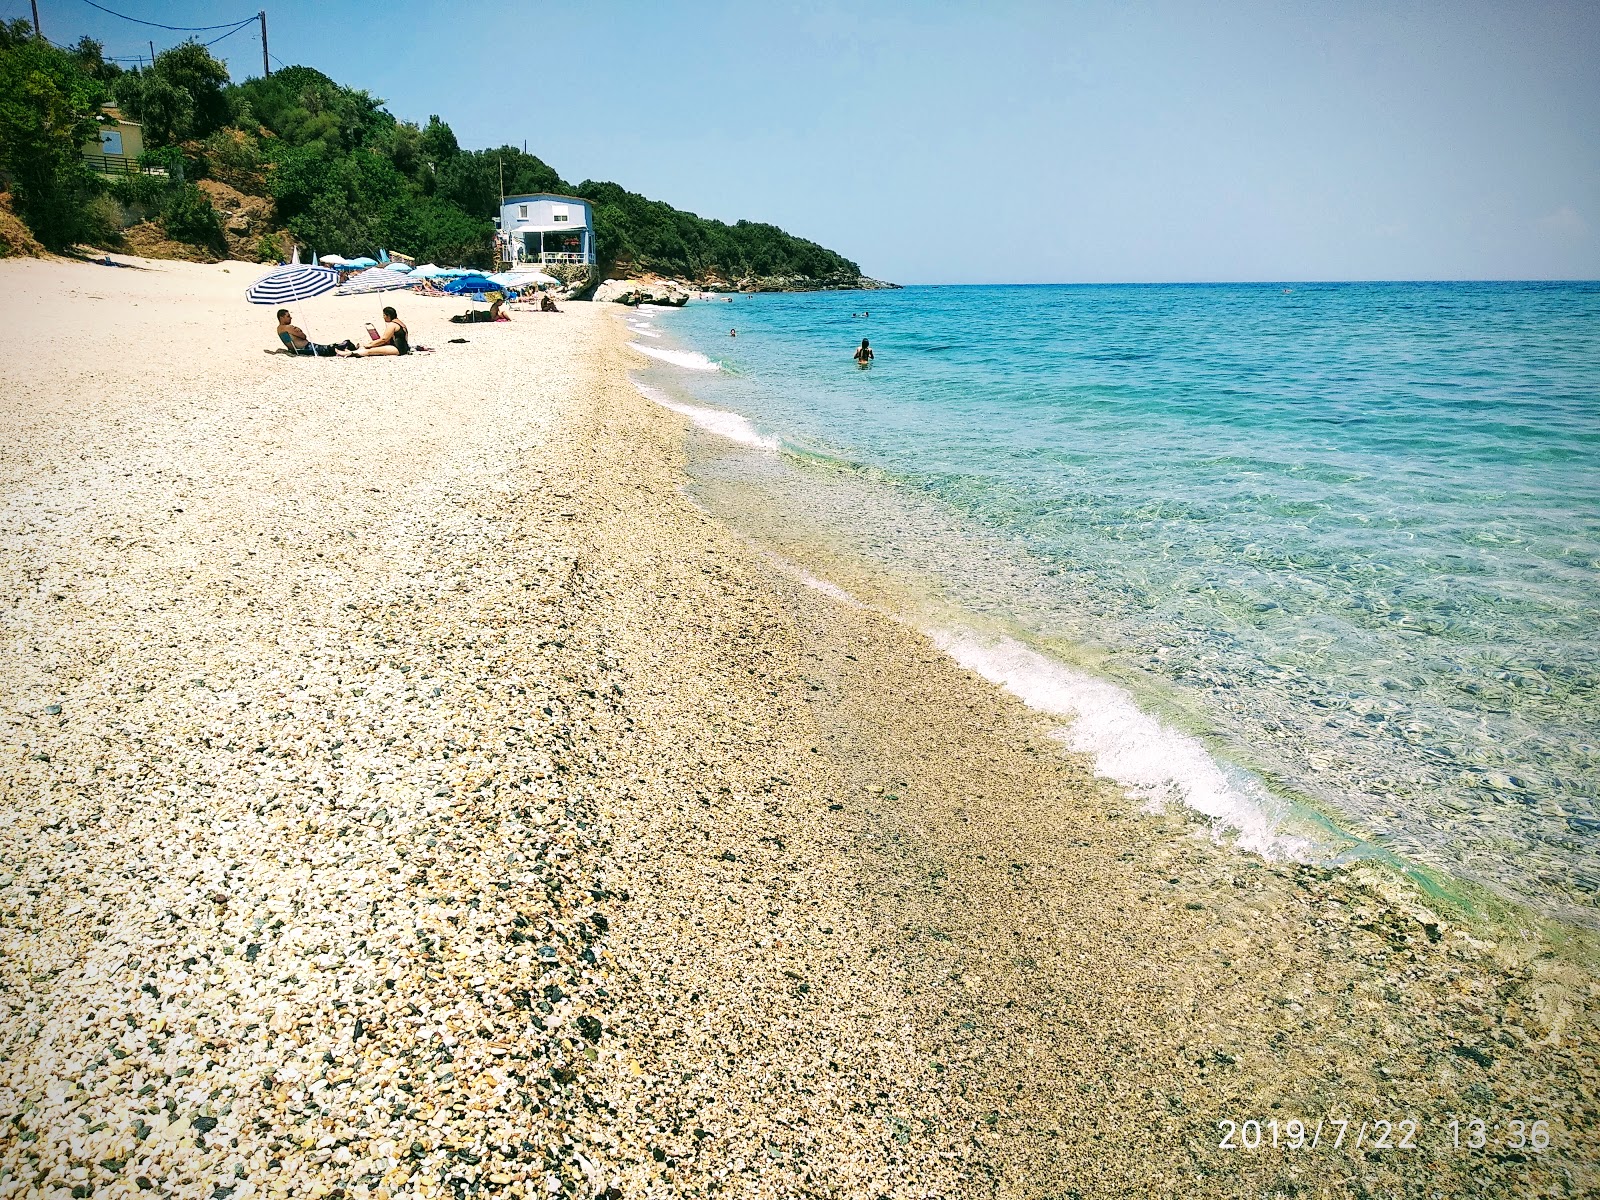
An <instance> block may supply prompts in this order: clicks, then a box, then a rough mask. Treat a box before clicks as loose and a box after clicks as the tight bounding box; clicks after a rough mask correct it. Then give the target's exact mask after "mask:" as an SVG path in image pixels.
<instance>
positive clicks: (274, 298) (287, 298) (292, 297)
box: [244, 265, 339, 304]
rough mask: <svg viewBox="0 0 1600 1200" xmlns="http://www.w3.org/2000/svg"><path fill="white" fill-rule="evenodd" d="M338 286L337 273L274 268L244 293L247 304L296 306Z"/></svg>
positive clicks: (318, 269) (326, 270)
mask: <svg viewBox="0 0 1600 1200" xmlns="http://www.w3.org/2000/svg"><path fill="white" fill-rule="evenodd" d="M338 286H339V272H337V271H330V270H328V269H327V268H326V267H297V266H293V265H290V266H287V267H277V268H275V269H273V270H271V271H268V272H267V273H266V274H265V275H263V276H262V277H261V278H260V279H258V280H256V281H255V282H254V283H252V284H251V285H250V286H249V287H247V288H245V290H244V298H245V299H246V300H248V301H250V303H251V304H298V303H299V302H300V301H302V300H309V299H310V298H311V297H312V296H320V295H322V293H323V292H331V291H332V290H333V289H334V288H336V287H338Z"/></svg>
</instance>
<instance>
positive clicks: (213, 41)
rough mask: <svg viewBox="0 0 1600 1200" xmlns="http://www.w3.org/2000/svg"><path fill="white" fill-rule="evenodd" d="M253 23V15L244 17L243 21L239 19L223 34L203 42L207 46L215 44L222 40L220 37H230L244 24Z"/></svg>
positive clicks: (254, 20)
mask: <svg viewBox="0 0 1600 1200" xmlns="http://www.w3.org/2000/svg"><path fill="white" fill-rule="evenodd" d="M255 23H256V19H255V18H254V17H246V18H245V19H244V20H243V21H240V22H239V23H238V24H237V25H235V26H234V27H233V28H232V29H230V30H228V32H227V33H225V34H223V35H222V37H214V38H212V39H211V40H210V41H209V42H206V43H205V44H206V45H207V46H215V45H216V44H217V43H218V42H220V41H221V40H222V38H230V37H232V36H233V35H234V34H236V33H238V32H239V31H240V30H241V29H243V28H244V27H245V26H246V25H254V24H255Z"/></svg>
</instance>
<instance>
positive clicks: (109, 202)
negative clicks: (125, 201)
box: [83, 192, 125, 246]
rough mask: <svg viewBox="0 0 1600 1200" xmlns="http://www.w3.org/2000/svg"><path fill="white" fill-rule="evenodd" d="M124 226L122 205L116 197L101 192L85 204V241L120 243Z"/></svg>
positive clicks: (99, 243) (113, 244)
mask: <svg viewBox="0 0 1600 1200" xmlns="http://www.w3.org/2000/svg"><path fill="white" fill-rule="evenodd" d="M124 227H125V222H124V220H123V210H122V205H121V204H119V203H117V201H116V198H115V197H113V196H111V195H108V194H107V193H105V192H101V193H99V194H98V195H96V196H91V197H90V198H89V201H88V203H87V204H85V205H84V227H83V240H84V241H86V242H90V243H92V244H94V245H96V246H115V245H118V244H119V243H120V242H121V241H122V230H123V228H124Z"/></svg>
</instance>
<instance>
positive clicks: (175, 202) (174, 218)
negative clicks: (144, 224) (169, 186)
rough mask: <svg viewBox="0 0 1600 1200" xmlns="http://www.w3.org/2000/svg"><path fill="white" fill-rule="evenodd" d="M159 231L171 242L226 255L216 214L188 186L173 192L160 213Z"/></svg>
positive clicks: (198, 194)
mask: <svg viewBox="0 0 1600 1200" xmlns="http://www.w3.org/2000/svg"><path fill="white" fill-rule="evenodd" d="M161 227H162V228H163V229H165V230H166V231H167V236H168V237H169V238H171V239H172V240H173V241H175V242H188V243H189V244H190V245H192V246H204V247H205V248H206V249H207V250H213V251H215V252H216V253H218V254H225V253H227V250H228V239H227V238H225V237H224V236H223V235H222V222H221V221H219V220H218V219H217V210H216V209H214V208H212V207H211V201H209V200H207V199H206V197H205V193H204V192H202V191H201V190H200V189H199V188H197V187H195V185H194V184H192V183H186V184H183V185H182V186H181V187H177V188H174V189H173V193H172V196H171V197H170V198H169V199H168V201H167V206H166V208H164V209H163V210H162V212H161Z"/></svg>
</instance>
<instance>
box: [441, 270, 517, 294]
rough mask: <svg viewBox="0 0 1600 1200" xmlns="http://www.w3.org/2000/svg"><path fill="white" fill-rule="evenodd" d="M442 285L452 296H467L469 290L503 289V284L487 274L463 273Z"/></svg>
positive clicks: (494, 290)
mask: <svg viewBox="0 0 1600 1200" xmlns="http://www.w3.org/2000/svg"><path fill="white" fill-rule="evenodd" d="M442 287H443V289H444V290H445V291H447V292H449V293H450V294H451V295H452V296H465V295H467V294H468V293H469V292H498V291H500V290H501V289H502V285H501V284H498V283H496V282H495V281H494V280H492V279H490V278H489V277H488V276H487V275H463V276H461V277H460V278H458V279H452V280H451V281H450V282H449V283H446V284H443V285H442Z"/></svg>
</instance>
